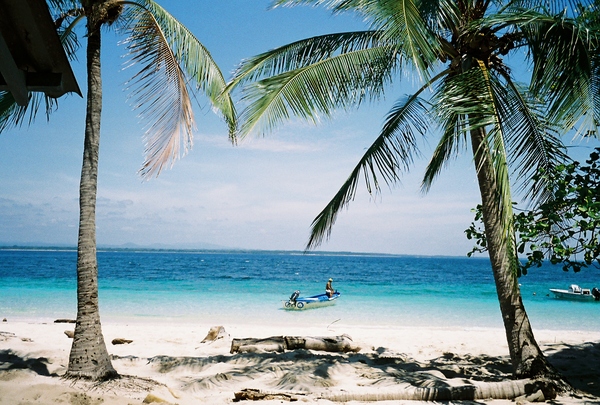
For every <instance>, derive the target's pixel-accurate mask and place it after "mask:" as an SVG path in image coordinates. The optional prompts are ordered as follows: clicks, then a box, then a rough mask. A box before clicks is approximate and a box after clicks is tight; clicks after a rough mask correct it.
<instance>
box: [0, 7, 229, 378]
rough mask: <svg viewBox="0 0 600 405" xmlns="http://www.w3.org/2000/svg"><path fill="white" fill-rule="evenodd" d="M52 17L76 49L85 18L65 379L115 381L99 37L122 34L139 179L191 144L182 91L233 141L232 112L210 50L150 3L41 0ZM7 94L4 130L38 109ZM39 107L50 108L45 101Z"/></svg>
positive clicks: (1, 101)
mask: <svg viewBox="0 0 600 405" xmlns="http://www.w3.org/2000/svg"><path fill="white" fill-rule="evenodd" d="M49 5H50V8H51V11H52V12H53V14H54V15H56V16H58V18H57V21H56V26H57V29H58V31H59V33H60V34H61V37H62V39H63V42H64V44H65V48H66V49H67V51H68V53H70V54H72V53H73V52H74V51H75V50H76V49H77V46H78V41H77V37H76V31H75V30H74V28H75V26H76V24H77V23H79V22H80V21H86V23H87V24H86V30H85V38H86V39H87V52H86V55H87V112H86V125H85V140H84V151H83V165H82V170H81V182H80V197H79V202H80V218H79V237H78V241H77V320H76V325H75V334H74V339H73V344H72V347H71V353H70V356H69V365H68V370H67V376H68V377H72V378H87V379H92V380H102V379H108V378H113V377H117V376H118V374H117V372H116V371H115V369H114V368H113V366H112V364H111V361H110V357H109V356H108V352H107V349H106V345H105V343H104V338H103V335H102V330H101V324H100V312H99V309H98V264H97V258H96V214H95V209H96V191H97V177H98V156H99V145H100V117H101V110H102V81H101V69H100V50H101V33H102V30H103V29H105V28H106V27H108V26H112V27H115V28H116V29H117V30H118V31H119V32H124V33H126V34H127V48H128V51H129V56H130V66H139V67H140V69H139V71H138V72H137V73H136V74H135V75H134V76H133V79H132V80H131V81H130V82H129V83H128V86H129V90H130V91H131V94H132V96H133V100H134V107H135V108H143V109H142V114H141V115H142V117H144V118H145V119H146V120H147V131H146V134H145V138H146V150H145V152H146V160H145V162H144V164H143V167H142V168H141V170H140V172H141V174H142V176H143V177H146V178H147V177H151V176H154V175H158V174H159V173H160V171H161V170H162V169H163V168H164V167H165V165H170V164H173V162H174V161H175V160H176V159H178V158H179V157H180V156H181V155H182V154H183V153H185V152H186V151H187V150H188V148H189V147H191V145H192V131H193V129H194V123H195V120H194V115H193V110H192V103H191V100H190V94H189V93H190V90H192V91H194V90H201V91H203V92H204V93H205V95H206V96H207V97H208V98H209V100H210V101H211V103H212V104H213V105H214V107H215V108H216V109H217V110H218V111H220V113H221V114H222V115H223V117H224V119H225V121H226V122H227V124H228V126H229V133H230V138H231V140H232V141H233V140H234V132H235V126H236V122H235V111H234V107H233V104H232V102H231V99H230V98H229V97H228V96H223V95H222V94H223V89H224V88H225V80H224V77H223V75H222V73H221V71H220V70H219V68H218V67H217V65H216V64H215V62H214V61H213V59H212V57H211V55H210V53H209V52H208V51H207V50H206V49H205V48H204V46H203V45H202V44H201V43H200V42H199V41H198V39H196V37H194V35H193V34H192V33H191V32H190V31H189V30H188V29H187V28H185V27H184V26H183V25H182V24H181V23H180V22H179V21H177V20H176V19H175V18H174V17H173V16H171V15H170V14H169V13H168V12H166V11H165V10H164V9H163V8H161V7H160V6H159V5H158V4H157V3H155V2H154V1H152V0H82V1H69V0H49ZM11 98H12V97H11V96H10V95H8V94H4V95H2V97H1V98H0V108H1V110H0V111H1V112H2V117H1V118H0V125H1V127H2V128H5V127H7V126H10V125H19V124H21V123H22V122H23V120H24V119H25V118H26V117H27V116H28V115H29V114H31V115H34V114H35V112H37V110H38V109H39V107H40V106H41V105H43V103H42V100H41V96H39V94H38V95H35V94H34V95H30V103H29V105H28V106H25V107H18V106H13V107H11V106H10V103H9V102H10V99H11ZM46 100H47V101H46V106H47V108H46V110H47V111H50V110H51V107H52V105H53V103H52V102H51V101H48V99H46Z"/></svg>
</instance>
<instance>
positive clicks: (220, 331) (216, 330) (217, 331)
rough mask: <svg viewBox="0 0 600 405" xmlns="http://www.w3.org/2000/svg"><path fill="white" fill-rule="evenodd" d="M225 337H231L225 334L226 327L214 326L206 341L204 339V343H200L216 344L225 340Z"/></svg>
mask: <svg viewBox="0 0 600 405" xmlns="http://www.w3.org/2000/svg"><path fill="white" fill-rule="evenodd" d="M225 337H229V335H228V334H227V332H225V328H224V327H222V326H213V327H212V328H210V330H209V331H208V334H207V335H206V337H205V338H204V339H202V342H200V343H206V342H214V341H215V340H218V339H223V338H225Z"/></svg>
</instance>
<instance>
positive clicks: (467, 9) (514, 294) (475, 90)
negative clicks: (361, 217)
mask: <svg viewBox="0 0 600 405" xmlns="http://www.w3.org/2000/svg"><path fill="white" fill-rule="evenodd" d="M590 2H591V1H590ZM547 3H548V4H547ZM559 3H565V4H559ZM301 4H305V5H315V6H316V5H322V6H326V7H328V8H330V9H331V10H333V12H334V13H345V12H348V13H357V14H359V15H360V16H362V17H363V18H364V21H366V23H367V29H366V30H364V31H357V32H345V33H336V34H327V35H320V36H315V37H312V38H308V39H304V40H299V41H297V42H294V43H291V44H288V45H285V46H282V47H279V48H277V49H273V50H270V51H268V52H265V53H263V54H260V55H258V56H255V57H252V58H249V59H247V60H245V61H243V62H242V64H241V65H240V66H239V68H238V69H237V71H236V73H235V75H234V78H233V79H232V81H231V82H230V84H229V87H228V90H230V91H233V89H234V88H241V99H242V101H243V102H244V103H245V109H244V110H243V111H242V112H241V114H240V134H241V136H244V135H247V134H249V133H252V132H259V133H263V134H264V133H266V132H269V131H272V130H273V129H274V128H276V127H277V126H278V125H280V124H281V123H282V122H284V121H285V120H287V119H289V118H290V117H292V116H296V117H299V118H301V119H305V120H308V121H310V122H315V123H316V122H318V121H319V120H320V119H322V118H328V117H330V116H331V114H332V112H334V111H335V110H336V109H340V108H341V109H349V108H351V107H356V106H359V105H361V104H362V103H363V102H366V101H375V100H378V99H379V98H380V97H381V96H382V95H383V94H384V93H385V90H386V89H387V88H388V87H389V86H388V85H389V84H390V83H392V82H394V81H399V80H400V79H401V78H402V77H404V76H407V73H409V72H410V73H412V74H413V77H417V78H418V79H419V81H420V83H421V85H420V88H418V89H417V90H416V91H415V92H414V93H413V94H410V95H408V96H405V97H403V98H402V99H399V100H397V101H396V102H395V104H394V105H393V106H392V107H391V109H390V110H389V113H388V114H387V117H386V119H385V123H384V125H383V127H382V128H381V130H380V132H379V134H378V135H377V136H376V137H375V140H374V142H373V144H372V145H371V146H370V147H369V148H368V149H367V150H366V152H365V153H364V155H363V157H362V158H361V159H360V161H359V163H358V164H357V165H356V166H355V168H354V169H353V170H352V171H351V173H350V175H349V177H348V179H347V180H346V182H345V183H344V184H343V185H342V187H341V188H340V189H339V191H338V192H337V193H336V194H335V195H334V197H333V198H332V199H331V201H330V202H329V203H328V204H327V206H326V207H325V208H324V209H323V211H322V212H321V213H319V215H318V216H317V217H316V219H315V220H314V222H313V224H312V229H311V235H310V239H309V242H308V244H307V248H308V249H310V248H314V247H316V246H318V245H319V244H320V243H322V241H323V240H324V239H325V238H327V237H329V236H330V233H331V230H332V226H333V224H334V222H335V220H336V217H337V215H338V213H339V212H340V210H341V209H342V208H344V207H346V206H347V205H348V204H349V203H350V201H351V200H352V199H353V198H354V195H355V192H356V189H357V186H358V182H359V180H360V178H361V176H362V177H363V178H364V181H365V183H366V187H367V190H368V191H369V192H373V193H375V192H379V191H380V186H381V184H382V183H388V184H389V183H393V182H396V181H399V180H400V176H401V174H402V173H403V172H406V171H407V170H408V169H409V168H410V166H411V164H412V162H413V159H414V158H415V156H418V155H419V154H420V148H421V146H422V140H423V139H425V138H430V137H433V136H436V137H438V141H437V146H436V147H435V148H434V151H433V155H432V157H431V160H430V161H429V164H428V166H427V168H426V171H425V174H424V177H423V181H422V188H423V190H424V191H427V190H429V188H430V187H431V186H432V183H433V182H434V180H435V179H436V176H437V175H438V174H439V173H440V171H441V170H442V169H443V167H444V165H446V164H447V163H448V162H449V161H450V160H451V159H452V158H455V157H456V156H458V155H460V153H461V152H463V151H465V150H466V149H467V148H468V146H469V144H470V148H471V154H472V156H473V163H474V166H475V169H476V175H477V180H478V183H479V189H480V192H481V199H482V206H483V219H484V225H485V231H486V235H487V241H488V248H489V255H490V260H491V267H492V270H493V274H494V279H495V283H496V290H497V293H498V300H499V303H500V309H501V312H502V318H503V321H504V327H505V330H506V338H507V341H508V346H509V351H510V356H511V360H512V364H513V368H514V375H515V376H516V377H539V376H551V377H553V378H556V379H557V380H559V377H558V376H557V375H556V372H555V370H554V369H553V368H552V367H551V366H550V365H549V364H548V363H547V361H546V359H545V357H544V355H543V353H542V352H541V351H540V349H539V347H538V345H537V343H536V341H535V338H534V335H533V331H532V328H531V325H530V323H529V319H528V317H527V313H526V312H525V308H524V306H523V302H522V299H521V293H520V290H519V285H518V282H517V276H518V275H517V272H518V267H517V253H516V250H515V240H514V230H513V225H512V207H511V202H512V200H513V199H512V198H511V183H510V180H511V179H513V180H516V181H517V184H518V185H519V187H520V191H521V193H522V196H523V197H526V198H528V199H531V201H538V200H539V199H542V198H544V197H545V196H544V193H543V189H544V188H543V186H542V185H541V184H537V185H536V184H534V185H531V184H529V183H530V182H528V181H527V180H528V179H529V178H530V177H531V175H532V174H533V173H534V172H535V171H536V170H538V169H540V168H549V167H551V166H553V165H554V164H556V163H557V162H559V161H562V159H563V158H564V153H563V150H564V149H563V146H562V143H561V141H560V139H559V137H558V134H559V133H560V132H558V131H562V130H563V129H565V128H568V129H570V128H571V127H573V126H575V125H576V124H577V125H578V126H579V127H580V128H581V129H582V130H586V129H592V128H594V126H595V121H594V118H595V117H597V112H598V110H597V103H596V100H595V97H596V95H597V94H598V93H597V89H598V87H597V84H598V81H597V78H598V76H597V71H598V64H597V58H596V56H595V55H594V53H593V52H594V51H595V46H596V45H595V42H596V40H597V35H596V34H595V32H594V31H593V30H590V29H586V27H585V26H584V25H585V24H584V22H583V21H580V19H577V18H576V17H577V16H578V14H577V13H578V11H579V8H577V7H575V6H572V7H571V5H570V4H569V3H568V2H561V1H548V2H546V1H543V0H538V1H534V0H516V1H510V2H509V1H500V0H494V1H492V0H278V1H275V2H274V6H275V7H277V6H295V5H301ZM559 6H560V7H565V8H564V9H562V8H560V9H559V8H558V7H559ZM508 56H510V57H511V59H510V60H518V61H519V63H523V65H520V66H525V65H524V63H528V64H529V66H531V67H532V69H533V70H532V72H533V73H532V75H531V78H530V83H529V85H528V86H526V85H524V84H521V83H519V82H517V80H516V79H515V77H514V75H513V74H512V72H511V70H510V67H509V65H508V63H507V62H506V60H507V58H508ZM511 167H512V168H514V170H510V169H511Z"/></svg>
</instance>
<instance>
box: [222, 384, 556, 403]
mask: <svg viewBox="0 0 600 405" xmlns="http://www.w3.org/2000/svg"><path fill="white" fill-rule="evenodd" d="M543 385H544V382H541V381H536V380H529V379H525V380H511V381H503V382H481V381H468V380H465V384H464V385H460V386H447V387H414V386H411V385H405V386H404V388H402V389H396V390H394V391H383V392H382V390H379V391H377V392H367V393H360V392H355V393H352V392H347V391H343V392H339V393H336V394H329V395H322V396H320V397H319V399H325V400H328V401H332V402H343V403H345V402H350V401H361V402H375V401H399V400H400V401H436V402H437V401H477V400H486V399H508V400H517V401H521V402H523V401H525V402H544V401H545V400H546V399H547V398H546V397H545V396H544V394H543V392H542V391H543V388H540V387H541V386H543ZM234 395H235V399H234V400H233V401H234V402H238V401H242V400H253V401H258V400H272V399H278V400H287V401H297V400H298V398H297V397H296V394H291V393H285V392H263V391H260V390H256V389H243V390H242V391H239V392H236V393H235V394H234Z"/></svg>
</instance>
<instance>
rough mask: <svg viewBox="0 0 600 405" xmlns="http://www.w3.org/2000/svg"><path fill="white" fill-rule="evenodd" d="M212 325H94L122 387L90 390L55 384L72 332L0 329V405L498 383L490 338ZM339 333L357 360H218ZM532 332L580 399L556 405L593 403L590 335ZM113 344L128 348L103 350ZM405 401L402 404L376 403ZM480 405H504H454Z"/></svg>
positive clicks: (448, 332) (595, 371)
mask: <svg viewBox="0 0 600 405" xmlns="http://www.w3.org/2000/svg"><path fill="white" fill-rule="evenodd" d="M212 326H216V325H209V324H206V325H201V324H180V323H168V322H155V323H152V324H151V323H141V322H131V323H122V322H121V323H114V322H112V323H111V322H106V321H105V322H104V323H103V332H104V337H105V340H106V342H107V345H108V350H109V352H110V353H111V354H112V355H113V365H114V367H115V368H116V370H117V371H118V372H119V373H120V374H121V375H123V376H124V378H122V379H121V380H117V381H114V382H110V383H103V384H90V383H84V382H78V383H73V382H72V381H68V380H64V379H62V378H61V377H60V376H61V375H63V374H64V373H65V371H66V367H67V362H68V357H69V350H70V347H71V339H70V338H68V337H67V336H66V335H65V333H64V332H65V331H66V330H72V329H73V325H72V324H65V323H51V322H47V323H44V322H41V321H38V322H35V321H29V322H25V321H13V320H10V319H8V320H7V321H6V322H1V323H0V404H2V405H4V404H6V405H17V404H19V405H21V404H23V405H24V404H72V405H99V404H105V405H128V404H142V403H163V404H180V405H184V404H199V403H206V404H226V403H231V402H233V400H234V393H236V392H240V391H241V390H244V389H258V390H260V391H261V392H272V393H284V394H287V395H290V396H291V398H292V399H296V400H298V401H299V402H304V403H318V404H329V403H333V402H332V401H331V400H329V399H324V398H327V397H330V398H331V396H332V395H337V394H339V393H354V392H362V393H364V392H375V393H377V392H382V391H386V390H393V389H397V387H398V386H399V385H400V384H407V383H410V384H413V385H415V384H424V385H426V384H425V383H423V381H428V383H427V384H434V382H435V381H438V382H440V381H441V382H442V383H443V384H448V385H452V384H454V383H456V382H457V381H459V382H461V383H464V381H465V380H467V379H468V380H471V381H474V380H475V381H488V382H494V381H503V380H508V379H510V372H511V368H510V363H509V361H508V349H507V346H506V340H505V337H504V332H503V330H500V329H479V328H463V329H458V328H457V329H442V328H410V327H381V328H365V327H361V326H358V325H344V324H341V323H334V324H330V325H322V326H294V327H289V326H276V325H272V326H268V325H244V324H235V325H228V324H223V325H222V326H223V327H224V328H225V331H226V332H227V335H228V336H225V337H224V338H221V339H218V340H216V341H212V342H205V343H201V342H202V340H203V339H204V338H205V337H206V335H207V333H208V331H209V330H210V328H211V327H212ZM342 334H347V335H349V336H350V337H351V338H352V340H353V341H354V343H356V344H357V345H359V346H360V347H361V350H360V352H358V353H348V354H342V353H329V352H317V351H312V350H311V351H308V350H297V351H288V352H285V353H241V354H240V353H236V354H230V347H231V339H233V338H249V337H253V338H265V337H270V336H281V335H285V336H339V335H342ZM535 334H536V338H537V340H538V343H539V344H540V345H541V346H542V349H543V350H544V352H545V353H546V355H547V356H548V358H549V359H550V361H551V362H552V363H553V364H554V365H555V366H556V367H557V368H558V369H559V370H560V371H561V372H562V373H564V375H566V376H567V378H568V379H569V380H570V382H571V383H572V384H573V385H574V386H575V387H576V388H578V389H579V390H581V391H580V395H578V396H575V397H573V396H569V397H560V398H558V400H557V402H556V403H560V404H575V403H577V404H583V403H586V404H600V332H578V331H546V330H539V331H535ZM115 338H123V339H128V340H131V341H132V342H131V343H129V344H120V345H113V344H111V342H112V340H113V339H115ZM431 381H434V382H431ZM160 401H164V402H160ZM249 402H250V401H248V403H249ZM286 402H287V398H286V397H276V398H274V399H270V400H265V401H261V402H259V403H263V404H280V403H286ZM406 402H410V401H387V402H385V403H388V404H392V403H406ZM482 402H486V403H493V404H508V403H514V402H511V401H506V400H484V401H466V402H465V403H469V404H474V403H482ZM518 402H523V401H518ZM351 403H360V402H358V401H351ZM411 403H414V402H411Z"/></svg>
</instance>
